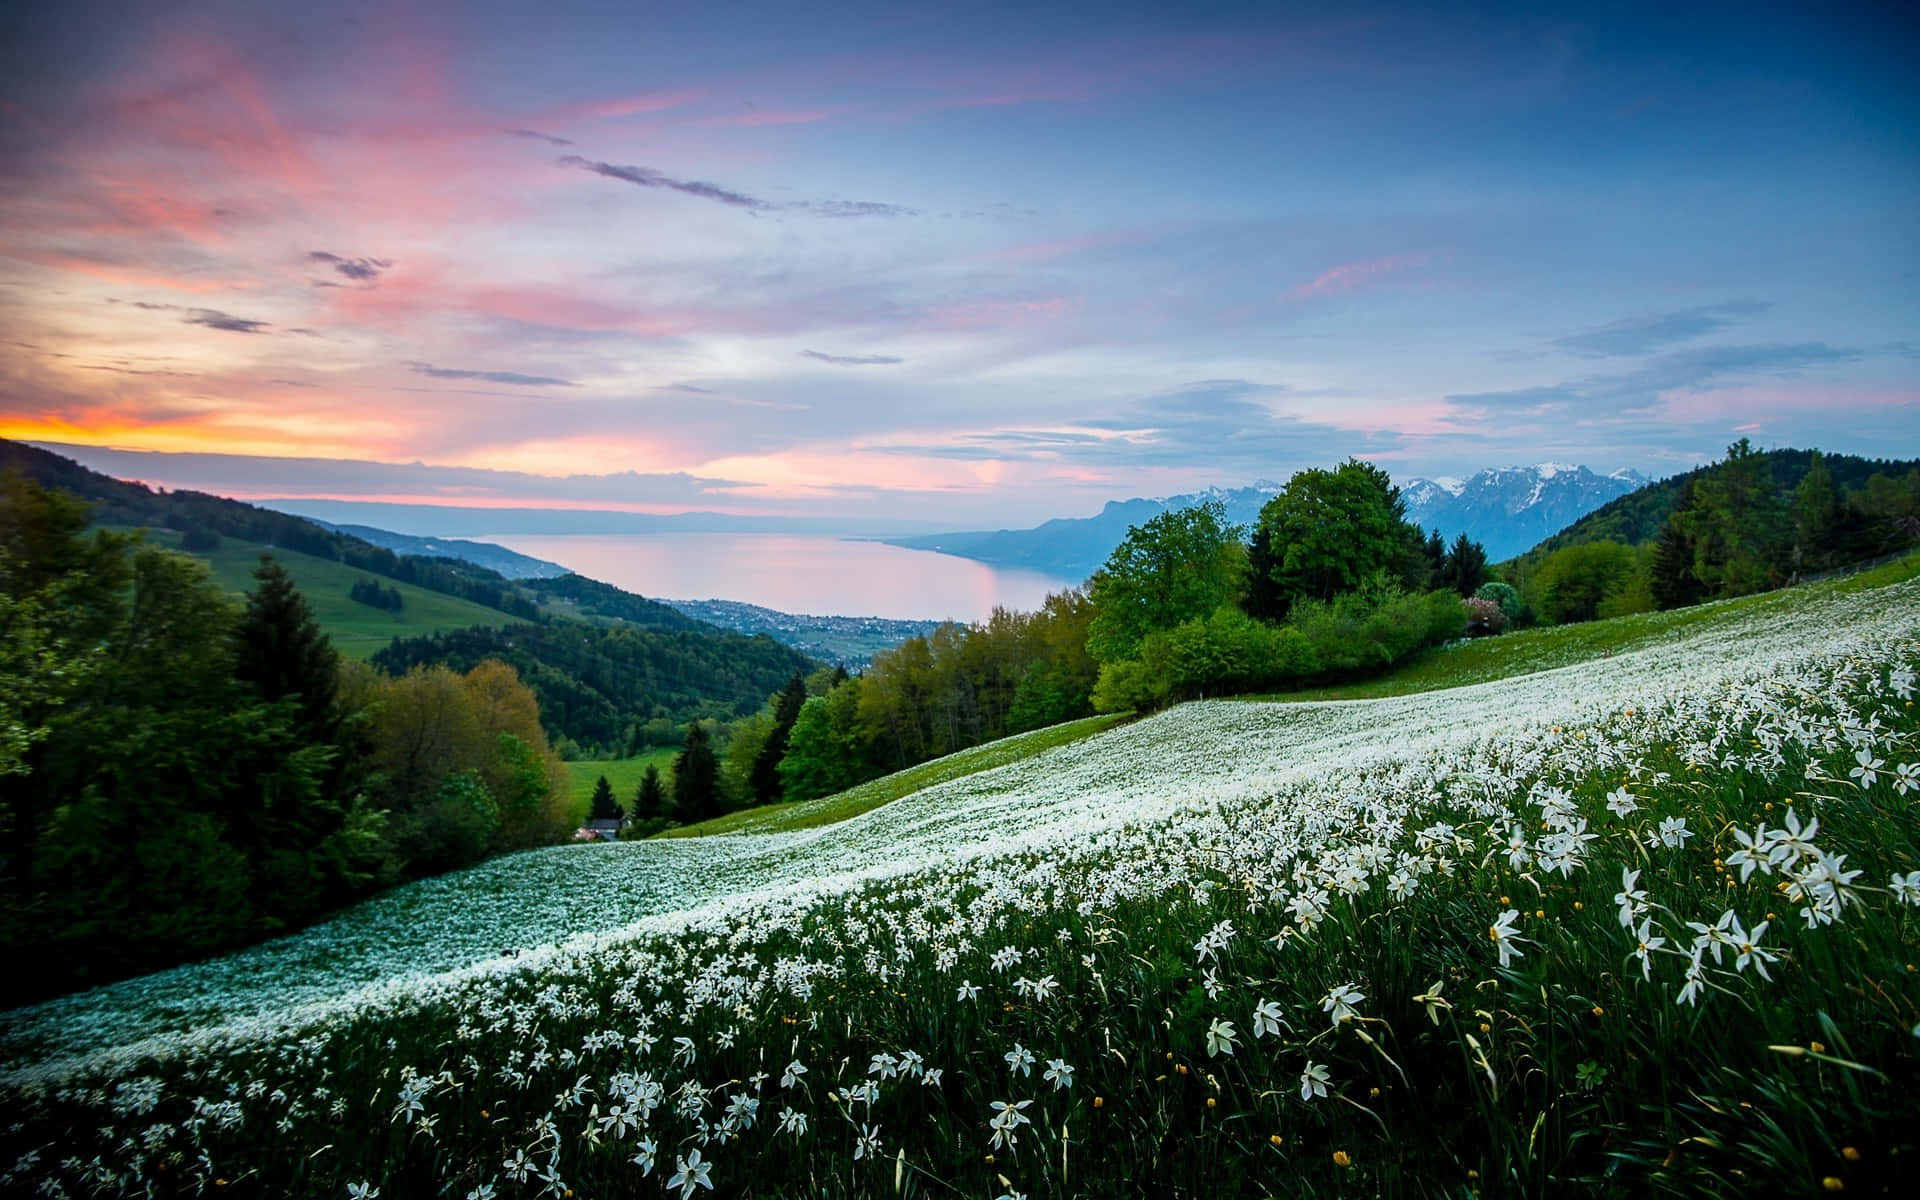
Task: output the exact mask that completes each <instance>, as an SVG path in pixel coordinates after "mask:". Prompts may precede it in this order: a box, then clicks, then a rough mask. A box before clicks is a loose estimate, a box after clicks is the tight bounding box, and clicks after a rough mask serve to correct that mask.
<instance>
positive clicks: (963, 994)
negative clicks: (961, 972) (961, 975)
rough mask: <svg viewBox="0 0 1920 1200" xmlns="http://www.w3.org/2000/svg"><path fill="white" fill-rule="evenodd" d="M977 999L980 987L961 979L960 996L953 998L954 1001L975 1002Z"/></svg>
mask: <svg viewBox="0 0 1920 1200" xmlns="http://www.w3.org/2000/svg"><path fill="white" fill-rule="evenodd" d="M979 998H980V985H979V984H977V983H973V982H970V981H969V980H965V979H962V980H961V981H960V994H959V995H957V996H955V997H954V999H956V1000H977V999H979Z"/></svg>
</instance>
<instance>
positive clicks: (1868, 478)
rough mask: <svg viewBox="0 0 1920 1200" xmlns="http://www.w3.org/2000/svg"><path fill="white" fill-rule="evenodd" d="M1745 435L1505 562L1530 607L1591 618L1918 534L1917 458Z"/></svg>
mask: <svg viewBox="0 0 1920 1200" xmlns="http://www.w3.org/2000/svg"><path fill="white" fill-rule="evenodd" d="M1874 467H1875V464H1872V463H1870V462H1868V461H1867V460H1863V459H1857V458H1850V457H1845V456H1837V457H1835V458H1831V459H1830V458H1829V457H1828V456H1827V455H1824V454H1822V453H1821V452H1819V451H1818V450H1813V451H1792V450H1788V451H1771V452H1762V451H1758V450H1755V449H1754V448H1753V446H1752V444H1751V443H1750V442H1749V441H1748V440H1747V439H1746V438H1742V439H1740V440H1739V441H1737V442H1735V443H1733V444H1732V445H1731V446H1729V447H1728V448H1727V453H1726V455H1725V457H1724V458H1722V459H1721V460H1720V461H1719V462H1717V463H1715V464H1713V465H1712V466H1710V467H1707V468H1703V469H1700V470H1696V471H1692V472H1689V473H1688V474H1686V475H1684V476H1682V477H1680V478H1679V479H1678V480H1676V481H1673V482H1672V484H1671V486H1663V487H1659V488H1653V489H1647V490H1646V494H1645V495H1642V494H1640V493H1635V494H1634V495H1633V496H1628V497H1623V498H1622V499H1623V500H1625V501H1629V503H1625V504H1623V503H1621V502H1620V501H1616V502H1614V504H1612V505H1609V506H1607V508H1604V509H1601V510H1599V511H1598V512H1596V513H1595V514H1593V516H1592V517H1591V518H1589V519H1588V520H1586V521H1583V522H1580V523H1578V524H1576V525H1575V526H1574V527H1573V528H1572V529H1570V530H1568V531H1567V532H1566V533H1565V534H1562V535H1561V536H1560V537H1559V538H1556V539H1554V540H1553V541H1550V542H1549V543H1547V545H1546V546H1544V547H1543V548H1542V549H1541V551H1540V552H1537V553H1534V554H1529V555H1525V556H1522V557H1521V558H1520V559H1518V560H1516V561H1515V562H1514V563H1512V564H1509V565H1508V574H1509V575H1510V576H1511V577H1512V578H1513V579H1514V580H1515V581H1516V582H1517V584H1518V586H1519V590H1520V592H1521V595H1522V597H1523V602H1524V605H1525V608H1526V609H1527V611H1528V612H1530V613H1532V614H1536V615H1537V616H1538V617H1539V618H1541V619H1543V620H1547V621H1552V622H1556V623H1565V622H1570V621H1587V620H1593V619H1595V618H1598V617H1612V616H1622V615H1625V614H1628V613H1635V612H1650V611H1653V610H1655V609H1667V608H1678V607H1682V606H1685V605H1689V604H1698V603H1701V602H1702V601H1706V600H1716V599H1725V598H1727V597H1731V596H1744V595H1749V594H1751V593H1754V592H1761V591H1768V590H1770V589H1773V588H1777V587H1783V586H1786V585H1787V584H1790V583H1792V582H1794V581H1795V580H1797V579H1801V578H1804V577H1806V576H1809V575H1818V574H1821V573H1824V572H1828V571H1833V570H1837V569H1840V568H1842V567H1845V566H1847V565H1848V564H1852V563H1858V562H1863V561H1868V560H1871V559H1874V558H1879V557H1882V556H1885V555H1888V554H1893V553H1898V552H1900V551H1902V550H1904V549H1906V548H1907V547H1910V546H1913V545H1915V544H1920V468H1913V467H1909V468H1908V469H1907V470H1906V471H1905V472H1904V473H1901V472H1899V471H1897V470H1893V471H1889V470H1885V469H1874Z"/></svg>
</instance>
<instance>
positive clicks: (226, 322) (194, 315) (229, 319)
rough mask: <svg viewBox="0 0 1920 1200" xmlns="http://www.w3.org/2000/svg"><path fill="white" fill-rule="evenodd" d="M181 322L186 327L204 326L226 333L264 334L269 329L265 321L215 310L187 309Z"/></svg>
mask: <svg viewBox="0 0 1920 1200" xmlns="http://www.w3.org/2000/svg"><path fill="white" fill-rule="evenodd" d="M183 320H184V321H185V322H186V323H187V324H188V325H204V326H206V327H207V328H208V329H224V330H225V331H227V332H228V333H265V332H266V331H267V330H268V328H269V325H268V324H267V322H265V321H250V320H248V319H247V318H245V317H236V316H233V315H231V314H229V313H223V312H221V311H220V310H219V309H217V308H195V309H189V310H188V312H187V315H186V317H184V318H183Z"/></svg>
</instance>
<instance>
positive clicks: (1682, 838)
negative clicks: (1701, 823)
mask: <svg viewBox="0 0 1920 1200" xmlns="http://www.w3.org/2000/svg"><path fill="white" fill-rule="evenodd" d="M1692 836H1693V833H1692V832H1691V831H1690V830H1688V829H1687V819H1686V818H1685V817H1667V818H1665V819H1664V820H1662V821H1661V822H1660V844H1661V845H1662V846H1665V847H1666V848H1667V849H1669V850H1678V849H1679V848H1680V847H1682V846H1684V845H1686V844H1687V839H1688V838H1690V837H1692Z"/></svg>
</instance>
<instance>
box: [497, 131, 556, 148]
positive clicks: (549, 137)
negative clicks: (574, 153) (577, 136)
mask: <svg viewBox="0 0 1920 1200" xmlns="http://www.w3.org/2000/svg"><path fill="white" fill-rule="evenodd" d="M506 132H507V136H509V137H517V138H530V139H532V140H534V141H541V142H545V143H547V144H548V145H549V146H571V145H573V139H572V138H563V137H555V136H554V135H553V134H551V133H541V132H540V131H539V130H538V129H509V130H507V131H506Z"/></svg>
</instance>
